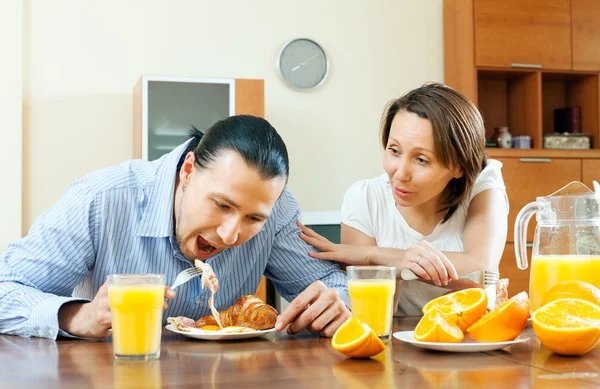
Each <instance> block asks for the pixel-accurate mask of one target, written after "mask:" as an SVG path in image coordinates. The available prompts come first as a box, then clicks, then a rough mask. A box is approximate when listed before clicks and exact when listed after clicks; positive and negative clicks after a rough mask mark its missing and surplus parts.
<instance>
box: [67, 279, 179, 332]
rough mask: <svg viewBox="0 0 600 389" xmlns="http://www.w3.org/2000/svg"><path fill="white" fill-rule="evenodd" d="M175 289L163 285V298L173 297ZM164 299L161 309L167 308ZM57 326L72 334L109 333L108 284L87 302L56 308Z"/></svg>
mask: <svg viewBox="0 0 600 389" xmlns="http://www.w3.org/2000/svg"><path fill="white" fill-rule="evenodd" d="M174 297H175V291H174V290H173V289H171V288H169V287H168V286H165V298H174ZM167 307H168V304H167V302H166V301H165V303H164V305H163V309H167ZM58 326H59V328H60V329H61V330H63V331H66V332H68V333H69V334H71V335H74V336H80V337H84V338H105V337H107V336H108V335H110V328H111V326H112V314H111V312H110V304H109V300H108V284H107V283H104V285H102V286H101V287H100V289H99V290H98V293H96V296H95V297H94V299H93V300H92V301H90V302H89V303H67V304H64V305H63V306H62V307H60V309H59V310H58Z"/></svg>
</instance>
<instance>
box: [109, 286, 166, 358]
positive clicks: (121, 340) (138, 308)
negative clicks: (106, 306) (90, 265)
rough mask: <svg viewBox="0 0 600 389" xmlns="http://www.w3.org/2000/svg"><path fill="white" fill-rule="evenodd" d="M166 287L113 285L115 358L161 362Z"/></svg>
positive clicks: (110, 298)
mask: <svg viewBox="0 0 600 389" xmlns="http://www.w3.org/2000/svg"><path fill="white" fill-rule="evenodd" d="M164 294H165V286H164V285H157V284H131V285H110V286H109V287H108V296H109V300H110V307H111V311H112V336H113V339H112V341H113V349H114V354H115V356H116V357H117V358H118V357H120V356H130V357H132V356H133V357H136V356H137V357H138V359H152V358H158V356H159V355H160V354H159V353H160V334H161V329H162V312H163V310H162V307H163V302H164Z"/></svg>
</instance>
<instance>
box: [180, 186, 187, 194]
mask: <svg viewBox="0 0 600 389" xmlns="http://www.w3.org/2000/svg"><path fill="white" fill-rule="evenodd" d="M185 188H187V184H183V185H181V190H182V191H183V192H185Z"/></svg>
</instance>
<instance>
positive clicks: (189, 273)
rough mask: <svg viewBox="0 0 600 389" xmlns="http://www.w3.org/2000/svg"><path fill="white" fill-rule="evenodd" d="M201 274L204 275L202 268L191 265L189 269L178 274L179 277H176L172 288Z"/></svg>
mask: <svg viewBox="0 0 600 389" xmlns="http://www.w3.org/2000/svg"><path fill="white" fill-rule="evenodd" d="M200 275H202V270H200V269H198V268H196V267H190V268H188V269H185V270H184V271H182V272H181V273H179V274H177V278H175V282H174V283H173V286H171V289H175V288H177V287H178V286H180V285H182V284H185V283H186V282H188V281H189V280H191V279H192V278H194V277H198V276H200Z"/></svg>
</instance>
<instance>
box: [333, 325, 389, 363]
mask: <svg viewBox="0 0 600 389" xmlns="http://www.w3.org/2000/svg"><path fill="white" fill-rule="evenodd" d="M331 347H333V349H334V350H336V351H339V352H341V353H342V354H344V355H346V356H348V357H353V358H368V357H371V356H373V355H376V354H379V353H380V352H382V351H383V350H385V345H384V344H383V342H382V341H381V339H379V337H377V334H375V331H373V330H372V329H371V327H369V326H368V325H367V323H363V322H361V321H360V320H358V319H355V318H353V317H351V318H349V319H348V320H346V321H345V322H344V323H343V324H342V325H341V326H340V328H338V329H337V331H336V332H335V334H334V335H333V338H331Z"/></svg>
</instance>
